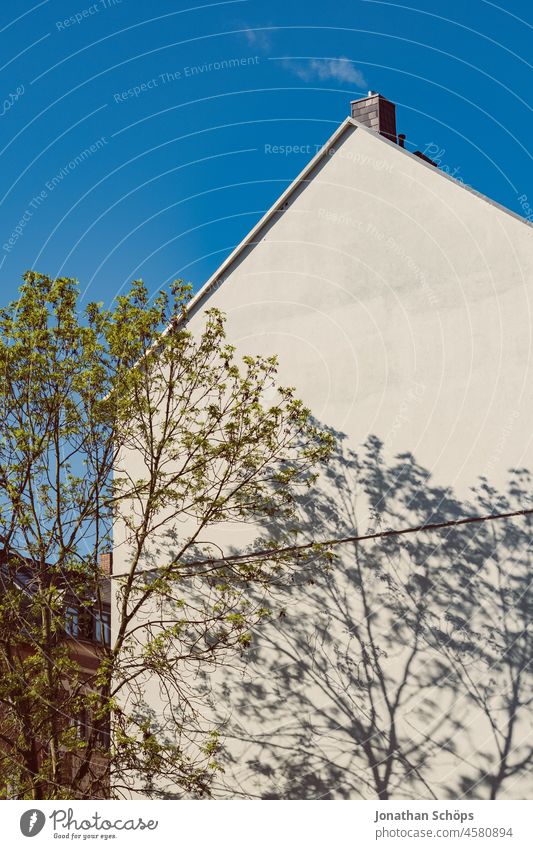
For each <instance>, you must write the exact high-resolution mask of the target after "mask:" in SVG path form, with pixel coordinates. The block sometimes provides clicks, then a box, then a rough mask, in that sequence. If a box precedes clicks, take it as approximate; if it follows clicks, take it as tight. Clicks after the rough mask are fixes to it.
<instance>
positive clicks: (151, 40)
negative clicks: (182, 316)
mask: <svg viewBox="0 0 533 849" xmlns="http://www.w3.org/2000/svg"><path fill="white" fill-rule="evenodd" d="M530 8H531V7H530V3H528V2H526V0H501V4H500V5H499V4H497V3H493V2H488V0H470V2H468V3H466V2H464V0H463V2H457V0H450V2H447V3H442V0H439V2H436V0H407V2H406V4H405V5H402V4H399V3H394V2H378V0H350V2H348V0H341V1H340V2H335V3H332V2H330V3H323V2H317V0H307V2H302V0H290V2H287V0H284V2H281V0H272V1H271V2H269V3H264V2H258V0H232V1H231V2H230V1H228V2H222V3H201V2H200V0H198V3H195V2H194V0H190V2H176V0H158V2H157V3H156V4H148V3H145V2H139V0H121V2H119V0H94V2H87V0H68V2H67V0H42V2H31V0H15V1H14V2H11V3H4V4H2V10H1V12H0V41H1V53H0V56H1V60H0V61H1V63H2V70H1V78H2V101H3V102H2V103H0V116H1V129H2V133H1V139H0V156H1V159H0V162H1V168H0V192H1V218H0V221H1V234H0V245H1V248H0V288H1V298H0V300H1V302H3V303H5V302H6V301H7V300H8V299H10V298H12V297H14V296H15V295H16V291H17V287H18V285H19V282H20V275H21V274H22V273H23V271H24V270H25V269H26V268H35V269H37V270H40V271H44V272H46V273H48V274H50V275H53V276H55V275H59V274H61V275H69V276H74V277H77V278H78V279H79V280H80V283H81V287H82V290H83V292H84V297H85V298H86V299H87V300H94V299H102V300H104V302H106V303H110V302H111V300H112V298H113V297H114V296H115V295H116V294H117V292H119V291H120V290H121V289H122V288H123V287H125V286H127V285H128V283H129V282H130V281H131V280H132V279H134V278H135V277H142V278H143V279H144V280H145V281H146V283H147V284H148V286H149V288H150V290H151V291H153V292H155V291H156V290H157V289H158V287H160V286H162V285H163V286H164V285H165V283H168V281H169V280H172V279H173V278H175V277H185V278H186V279H188V280H190V281H191V282H192V283H193V284H194V286H195V288H198V287H199V286H200V285H201V284H202V283H203V282H204V281H205V280H206V278H207V277H208V276H209V274H210V273H212V272H213V271H214V270H215V268H216V267H217V265H218V264H219V263H220V262H221V261H222V259H223V258H224V257H225V256H226V255H227V254H228V253H229V252H230V251H231V249H232V248H233V247H234V246H235V245H236V244H237V243H238V242H239V241H240V240H241V239H242V237H243V236H244V235H245V234H246V233H247V232H248V230H249V229H250V228H251V227H252V226H253V224H254V223H255V222H256V221H257V219H258V218H259V217H260V216H261V215H262V214H263V213H264V211H265V210H266V209H268V208H269V207H270V206H271V204H272V203H273V202H274V201H275V200H276V198H277V197H278V196H279V195H280V194H281V192H282V191H283V189H284V188H285V187H286V186H287V185H288V183H289V182H290V181H291V180H292V179H293V178H294V177H295V176H296V174H297V173H298V172H299V171H300V170H301V169H302V168H303V166H304V165H305V164H306V162H307V161H308V160H309V158H310V157H311V155H312V154H313V153H314V152H315V146H317V145H320V144H322V143H323V142H324V141H325V140H326V139H327V138H328V137H329V136H330V135H331V133H332V132H333V131H334V129H335V127H336V126H337V125H338V124H339V123H340V122H341V121H342V120H343V119H344V118H345V117H346V115H347V114H348V113H349V103H350V100H352V99H355V98H357V97H361V96H364V95H365V94H366V92H367V90H368V89H373V90H377V91H380V92H381V93H382V94H384V95H385V96H386V97H388V98H389V99H390V100H393V101H395V102H396V103H397V104H398V108H397V120H398V130H399V131H400V132H405V133H406V134H407V146H408V147H409V148H410V149H412V150H414V149H415V148H420V149H422V150H424V149H426V148H427V147H428V146H429V145H432V147H431V152H433V155H434V158H437V159H438V160H439V162H440V163H441V165H442V166H443V167H444V168H446V169H447V170H448V171H449V172H450V173H454V174H455V175H456V176H457V177H460V178H461V179H463V180H464V182H466V183H468V184H469V185H471V186H472V187H474V188H476V189H478V190H479V191H481V192H483V193H484V194H486V195H488V196H490V197H492V198H494V199H495V200H497V201H499V202H500V203H502V204H504V205H505V206H507V207H509V208H510V209H513V210H515V211H516V212H518V213H519V214H525V215H527V214H528V211H529V209H528V208H527V206H526V204H527V203H529V204H530V205H531V207H533V188H532V187H531V186H530V183H531V179H530V178H531V155H530V154H529V153H528V146H530V139H531V130H532V121H531V106H530V105H529V104H528V98H529V95H530V91H531V65H529V64H528V62H527V59H528V57H529V56H530V55H531V43H532V26H531V24H532V19H531V11H530ZM276 146H277V147H278V148H279V147H284V148H285V152H283V153H280V152H278V153H274V152H273V151H272V148H274V149H275V148H276ZM287 147H292V148H294V147H296V148H299V150H298V151H293V152H290V153H288V154H287V153H286V149H287ZM84 151H85V154H83V152H84ZM87 151H88V152H87ZM436 151H438V153H436ZM82 154H83V155H82ZM524 196H526V198H527V200H524Z"/></svg>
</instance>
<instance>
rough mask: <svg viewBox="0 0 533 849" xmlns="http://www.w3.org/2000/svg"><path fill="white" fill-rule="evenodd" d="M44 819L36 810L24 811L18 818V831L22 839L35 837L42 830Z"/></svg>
mask: <svg viewBox="0 0 533 849" xmlns="http://www.w3.org/2000/svg"><path fill="white" fill-rule="evenodd" d="M45 822H46V817H45V815H44V814H43V812H42V811H38V810H37V808H32V809H31V810H29V811H24V813H23V814H22V816H21V818H20V830H21V832H22V833H23V835H24V837H35V835H36V834H39V832H40V831H42V830H43V827H44V824H45Z"/></svg>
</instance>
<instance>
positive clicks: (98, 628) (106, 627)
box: [94, 611, 111, 646]
mask: <svg viewBox="0 0 533 849" xmlns="http://www.w3.org/2000/svg"><path fill="white" fill-rule="evenodd" d="M94 639H95V640H96V642H97V643H103V644H104V645H106V646H108V645H109V643H110V642H111V617H110V615H109V613H103V612H102V613H100V612H99V611H96V613H95V614H94Z"/></svg>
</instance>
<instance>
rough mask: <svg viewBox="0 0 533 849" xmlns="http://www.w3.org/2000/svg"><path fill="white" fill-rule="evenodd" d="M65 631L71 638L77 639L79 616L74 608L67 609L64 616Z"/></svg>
mask: <svg viewBox="0 0 533 849" xmlns="http://www.w3.org/2000/svg"><path fill="white" fill-rule="evenodd" d="M65 631H66V632H67V634H69V635H70V636H71V637H77V636H78V634H79V615H78V610H77V608H76V607H67V612H66V615H65Z"/></svg>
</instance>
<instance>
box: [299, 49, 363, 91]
mask: <svg viewBox="0 0 533 849" xmlns="http://www.w3.org/2000/svg"><path fill="white" fill-rule="evenodd" d="M284 64H285V67H286V68H288V69H289V70H290V71H292V72H293V73H294V74H296V76H297V77H300V79H301V80H305V81H306V82H309V81H310V80H313V79H319V80H338V81H339V82H342V83H354V84H355V85H357V86H359V87H360V88H366V86H367V82H366V80H365V78H364V76H363V74H362V73H361V71H359V70H358V69H357V68H356V67H355V65H354V64H353V63H352V61H351V60H350V59H347V58H346V57H345V56H340V57H339V58H338V59H310V60H309V61H308V62H307V63H306V64H302V63H298V62H294V61H291V60H288V61H287V62H285V63H284Z"/></svg>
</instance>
